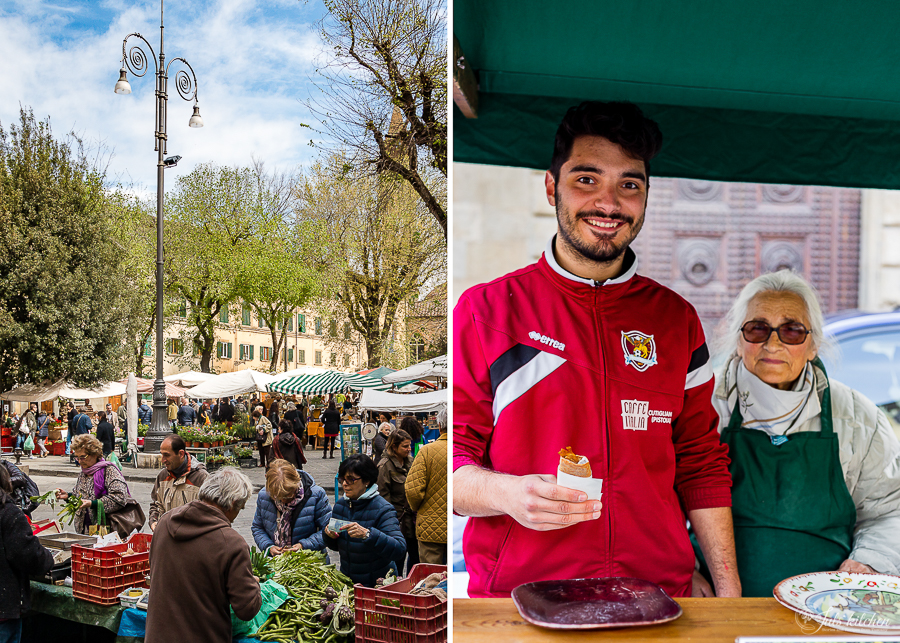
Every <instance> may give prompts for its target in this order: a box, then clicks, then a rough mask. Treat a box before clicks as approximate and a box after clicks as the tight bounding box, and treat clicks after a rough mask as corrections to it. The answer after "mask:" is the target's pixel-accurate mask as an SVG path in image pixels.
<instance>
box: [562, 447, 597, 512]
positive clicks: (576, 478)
mask: <svg viewBox="0 0 900 643" xmlns="http://www.w3.org/2000/svg"><path fill="white" fill-rule="evenodd" d="M559 456H560V457H559V467H558V468H557V470H556V484H558V485H560V486H563V487H568V488H569V489H577V490H578V491H584V492H585V493H586V494H587V497H588V500H600V496H601V495H602V493H601V492H602V490H603V480H602V479H601V478H592V477H591V464H590V462H588V459H587V458H586V457H584V456H580V455H577V454H575V453H573V452H572V449H571V447H566V448H564V449H562V450H560V452H559Z"/></svg>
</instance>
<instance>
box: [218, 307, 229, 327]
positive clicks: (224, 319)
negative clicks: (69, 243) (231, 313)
mask: <svg viewBox="0 0 900 643" xmlns="http://www.w3.org/2000/svg"><path fill="white" fill-rule="evenodd" d="M219 321H220V322H222V323H223V324H227V323H228V309H227V308H222V310H221V311H219Z"/></svg>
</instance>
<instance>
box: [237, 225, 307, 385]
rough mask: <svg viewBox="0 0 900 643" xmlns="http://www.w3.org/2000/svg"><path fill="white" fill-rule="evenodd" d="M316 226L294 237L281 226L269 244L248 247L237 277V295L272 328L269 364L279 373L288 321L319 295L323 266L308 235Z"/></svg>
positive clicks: (257, 242)
mask: <svg viewBox="0 0 900 643" xmlns="http://www.w3.org/2000/svg"><path fill="white" fill-rule="evenodd" d="M314 226H315V223H314V222H310V224H307V225H305V226H303V227H301V228H298V229H295V231H294V234H290V233H289V229H288V228H286V227H282V229H281V230H279V231H278V232H276V233H273V234H272V235H271V236H270V238H269V239H267V240H266V241H260V240H255V241H254V242H252V243H250V244H248V246H247V248H246V256H245V258H244V261H243V263H242V269H241V271H240V272H239V273H238V274H237V276H236V277H235V287H236V291H237V293H238V294H239V295H240V297H241V299H242V300H243V301H245V302H247V304H248V305H249V306H250V307H251V308H252V309H253V310H254V312H256V316H257V318H258V319H260V320H261V321H262V322H264V323H265V325H266V326H267V327H268V328H269V333H270V334H271V336H272V346H273V347H274V348H273V351H272V360H271V363H270V364H269V368H270V370H272V371H276V370H277V368H278V360H279V356H281V355H282V353H283V349H284V347H285V345H286V344H285V339H286V337H287V332H288V331H287V326H288V319H290V318H291V317H292V315H293V314H294V311H295V310H296V309H297V308H300V307H303V306H305V305H306V304H307V303H308V302H310V301H311V300H312V299H313V298H315V297H317V296H318V294H319V281H318V275H319V274H320V270H321V269H322V267H323V266H322V263H321V260H320V259H319V256H318V253H317V252H315V246H314V244H311V243H310V241H311V239H313V238H315V237H314V236H313V235H310V234H306V232H307V231H310V230H312V229H313V227H314Z"/></svg>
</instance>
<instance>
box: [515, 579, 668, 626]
mask: <svg viewBox="0 0 900 643" xmlns="http://www.w3.org/2000/svg"><path fill="white" fill-rule="evenodd" d="M512 599H513V602H514V603H515V604H516V608H517V609H518V610H519V614H521V615H522V618H523V619H525V620H526V621H528V622H529V623H531V624H533V625H540V626H541V627H548V628H551V629H556V630H588V629H596V628H608V627H634V626H637V625H657V624H659V623H668V622H669V621H673V620H675V619H676V618H678V617H679V616H681V606H679V605H678V603H676V602H675V601H673V600H672V599H671V598H669V595H668V594H666V593H665V591H663V589H662V588H661V587H659V586H658V585H654V584H653V583H651V582H649V581H645V580H640V579H638V578H577V579H571V580H546V581H537V582H534V583H525V584H524V585H519V586H518V587H516V588H515V589H514V590H513V591H512Z"/></svg>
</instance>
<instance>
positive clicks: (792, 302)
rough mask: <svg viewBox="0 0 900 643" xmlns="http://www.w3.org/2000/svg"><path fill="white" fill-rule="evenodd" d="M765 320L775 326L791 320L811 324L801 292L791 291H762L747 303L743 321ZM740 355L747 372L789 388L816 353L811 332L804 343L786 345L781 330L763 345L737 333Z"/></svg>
mask: <svg viewBox="0 0 900 643" xmlns="http://www.w3.org/2000/svg"><path fill="white" fill-rule="evenodd" d="M748 321H763V322H766V323H767V324H769V326H771V327H772V328H775V327H777V326H781V325H782V324H785V323H788V322H799V323H801V324H803V325H804V326H806V327H807V328H809V327H810V325H809V314H808V313H807V312H806V304H805V303H804V301H803V299H802V298H801V297H800V295H797V294H795V293H792V292H762V293H759V294H758V295H756V297H754V298H753V299H752V300H750V304H749V305H748V306H747V314H746V316H745V318H744V322H743V323H747V322H748ZM737 352H738V355H739V356H740V357H741V359H742V360H743V362H744V366H745V367H746V368H747V370H748V371H750V372H751V373H753V374H754V375H756V376H757V377H758V378H759V379H761V380H762V381H763V382H765V383H766V384H768V385H769V386H773V387H775V388H779V389H782V390H788V389H790V388H791V386H792V385H793V384H794V382H795V381H796V380H797V378H798V377H800V373H802V372H803V367H804V366H805V365H806V363H807V362H808V361H810V360H812V359H814V358H815V356H816V349H815V347H814V346H813V341H812V338H811V336H810V335H807V336H806V341H804V342H803V343H802V344H795V345H791V344H783V343H782V342H781V340H780V339H779V338H778V333H775V332H773V333H771V334H770V335H769V338H768V339H767V340H766V341H765V342H763V343H762V344H751V343H750V342H748V341H747V340H745V339H744V336H743V335H740V334H739V336H738V349H737Z"/></svg>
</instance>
